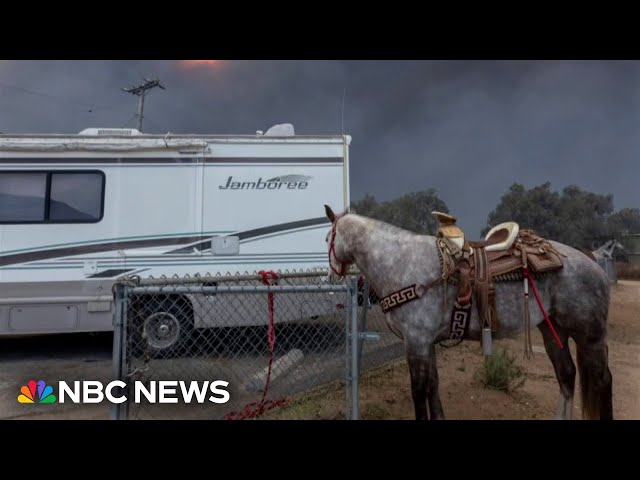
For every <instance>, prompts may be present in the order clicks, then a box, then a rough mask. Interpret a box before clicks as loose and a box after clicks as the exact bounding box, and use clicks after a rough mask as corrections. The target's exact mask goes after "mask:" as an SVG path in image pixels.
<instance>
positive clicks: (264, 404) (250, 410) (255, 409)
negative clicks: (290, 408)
mask: <svg viewBox="0 0 640 480" xmlns="http://www.w3.org/2000/svg"><path fill="white" fill-rule="evenodd" d="M258 274H259V275H260V276H261V277H262V283H263V284H265V285H274V284H275V282H277V280H278V274H277V273H275V272H273V271H271V270H269V271H268V272H265V271H264V270H260V271H259V272H258ZM272 282H273V283H272ZM273 297H274V294H273V292H269V293H268V301H269V327H268V330H267V339H268V341H269V368H268V370H267V381H266V382H265V385H264V391H263V392H262V399H261V400H260V402H251V403H248V404H247V405H245V406H244V408H243V409H242V410H241V411H234V412H230V413H227V414H226V415H225V419H226V420H245V419H247V418H253V417H259V416H261V415H263V414H264V413H265V412H266V411H268V410H271V409H273V408H276V407H280V406H282V405H284V404H285V403H287V400H286V398H281V399H279V400H265V399H266V397H267V392H268V391H269V384H270V382H271V367H272V365H273V352H274V350H275V346H276V328H275V324H274V321H273V311H274V309H273Z"/></svg>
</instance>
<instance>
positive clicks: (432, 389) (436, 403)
mask: <svg viewBox="0 0 640 480" xmlns="http://www.w3.org/2000/svg"><path fill="white" fill-rule="evenodd" d="M427 401H428V402H429V414H430V416H431V420H444V411H443V410H442V403H441V402H440V389H439V388H438V364H437V362H436V347H435V345H431V355H430V358H429V379H428V381H427Z"/></svg>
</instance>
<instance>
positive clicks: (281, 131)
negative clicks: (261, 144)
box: [264, 123, 296, 137]
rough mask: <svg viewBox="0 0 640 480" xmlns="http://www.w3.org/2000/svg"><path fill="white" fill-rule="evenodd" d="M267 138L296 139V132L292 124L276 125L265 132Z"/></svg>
mask: <svg viewBox="0 0 640 480" xmlns="http://www.w3.org/2000/svg"><path fill="white" fill-rule="evenodd" d="M264 135H265V137H295V135H296V132H295V131H294V129H293V125H291V124H290V123H281V124H278V125H274V126H273V127H271V128H270V129H269V130H267V131H266V132H265V134H264Z"/></svg>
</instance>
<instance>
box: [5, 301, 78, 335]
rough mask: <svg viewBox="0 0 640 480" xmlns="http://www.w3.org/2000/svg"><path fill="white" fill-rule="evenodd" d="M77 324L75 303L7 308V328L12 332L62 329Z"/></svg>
mask: <svg viewBox="0 0 640 480" xmlns="http://www.w3.org/2000/svg"><path fill="white" fill-rule="evenodd" d="M77 326H78V309H77V308H76V306H75V305H26V306H19V307H18V306H16V307H11V309H10V310H9V330H11V331H14V332H38V331H53V330H61V331H63V330H71V329H73V328H76V327H77Z"/></svg>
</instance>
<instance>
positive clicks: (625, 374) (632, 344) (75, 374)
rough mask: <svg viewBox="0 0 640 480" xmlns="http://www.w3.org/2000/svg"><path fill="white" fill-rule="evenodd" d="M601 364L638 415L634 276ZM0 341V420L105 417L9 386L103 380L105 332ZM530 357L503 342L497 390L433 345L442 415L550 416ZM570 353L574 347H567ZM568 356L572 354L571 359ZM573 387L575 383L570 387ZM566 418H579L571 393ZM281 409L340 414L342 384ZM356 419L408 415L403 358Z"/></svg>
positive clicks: (366, 381)
mask: <svg viewBox="0 0 640 480" xmlns="http://www.w3.org/2000/svg"><path fill="white" fill-rule="evenodd" d="M609 322H610V327H609V361H610V368H611V371H612V374H613V400H614V418H616V419H640V281H624V280H621V281H620V282H619V283H618V284H617V285H615V286H613V287H612V301H611V308H610V314H609ZM64 337H65V338H64V339H62V338H59V337H57V336H45V337H41V338H32V339H3V340H1V341H0V418H5V419H8V418H14V419H108V418H109V409H110V406H109V404H108V403H106V402H105V403H103V404H99V405H60V404H54V405H47V406H41V407H38V409H34V408H33V407H32V406H28V405H22V404H19V403H18V402H17V401H16V395H17V385H20V384H21V383H20V382H23V383H24V381H25V379H27V378H32V377H33V376H34V375H36V376H37V375H45V374H46V378H54V379H62V380H67V379H68V380H69V381H72V380H74V379H78V378H91V379H98V380H102V381H104V382H105V383H106V382H108V381H110V379H111V343H112V336H111V335H110V334H100V335H95V336H86V335H76V336H69V335H65V336H64ZM532 337H533V339H532V341H533V345H534V353H535V358H534V359H533V360H526V359H524V357H523V346H524V339H523V338H516V339H513V340H503V341H498V342H496V344H497V345H496V346H503V347H506V348H508V349H509V351H510V352H511V353H512V354H513V355H516V356H517V358H518V363H519V364H520V365H522V366H523V367H524V368H525V370H526V374H527V376H526V381H525V383H524V385H523V386H522V387H521V388H520V389H518V390H516V391H514V392H512V393H504V392H500V391H495V390H490V389H486V388H484V387H482V386H481V385H480V384H478V382H476V381H475V380H474V373H475V371H476V370H477V369H478V368H479V367H480V366H481V365H482V362H483V357H482V354H481V350H480V345H479V344H478V343H475V342H464V343H462V344H461V345H459V346H457V347H454V348H450V349H443V348H441V349H439V350H438V370H439V376H440V389H441V397H442V402H443V407H444V411H445V415H446V416H447V418H448V419H551V418H553V417H554V414H555V408H556V403H557V400H558V396H559V389H558V385H557V382H556V379H555V376H554V373H553V369H552V366H551V362H550V361H549V359H548V357H547V355H546V353H544V348H543V346H542V339H541V337H540V335H539V333H538V332H537V330H535V331H534V332H533V335H532ZM571 347H572V351H574V353H575V349H574V346H573V345H571ZM574 358H575V356H574ZM577 385H579V383H578V382H576V386H577ZM576 397H577V398H576V400H575V404H574V409H575V410H574V418H577V419H579V418H581V415H580V400H579V394H577V395H576ZM293 400H294V401H293V402H292V403H291V405H290V406H289V407H285V408H279V409H276V410H272V411H270V412H268V414H267V415H266V416H265V417H264V418H266V419H342V418H344V405H345V391H344V386H340V385H334V386H330V387H325V388H322V389H321V390H318V391H316V392H314V393H312V394H306V395H304V396H302V397H298V398H294V399H293ZM360 410H361V418H363V419H412V418H413V402H412V400H411V391H410V388H409V374H408V370H407V367H406V363H405V361H398V362H395V363H393V364H391V365H388V366H386V367H382V368H380V369H378V370H376V371H372V372H368V373H366V374H364V375H363V378H362V380H361V395H360Z"/></svg>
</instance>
